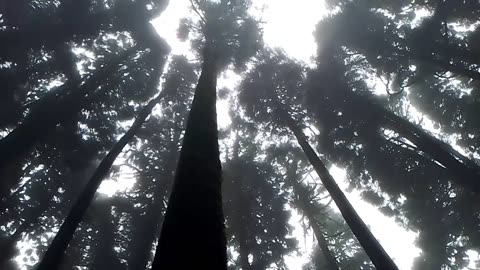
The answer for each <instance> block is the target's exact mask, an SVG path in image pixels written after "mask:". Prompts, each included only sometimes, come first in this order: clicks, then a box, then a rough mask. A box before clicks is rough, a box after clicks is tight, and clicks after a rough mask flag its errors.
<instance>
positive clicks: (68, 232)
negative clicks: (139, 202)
mask: <svg viewBox="0 0 480 270" xmlns="http://www.w3.org/2000/svg"><path fill="white" fill-rule="evenodd" d="M163 93H164V92H162V93H161V94H160V95H159V96H157V97H156V98H155V99H153V100H151V101H150V102H149V103H148V104H147V105H146V106H145V107H144V108H143V109H142V111H141V112H140V114H139V115H138V116H137V118H136V119H135V122H134V123H133V125H132V126H131V127H130V129H129V130H128V131H127V132H126V133H125V134H124V135H123V137H122V138H121V139H120V140H119V141H118V142H117V143H116V144H115V146H114V147H113V149H112V150H111V151H110V152H109V153H108V155H107V156H106V157H105V158H104V159H103V160H102V162H101V163H100V165H99V166H98V168H97V169H96V170H95V173H94V174H93V176H92V177H91V178H90V180H89V181H88V183H87V185H86V187H85V189H84V190H83V192H82V194H81V195H80V197H79V199H78V200H77V201H76V203H75V205H74V206H73V207H72V209H71V210H70V212H69V214H68V216H67V217H66V218H65V221H64V222H63V224H62V226H61V227H60V230H59V231H58V233H57V235H56V236H55V238H54V239H53V241H52V243H51V244H50V246H49V248H48V250H47V252H45V254H44V256H43V258H42V260H41V261H40V264H39V265H38V267H37V270H54V269H59V267H60V263H61V260H62V257H63V254H64V253H65V250H66V249H67V247H68V244H69V243H70V241H71V240H72V238H73V235H74V233H75V230H76V229H77V227H78V225H79V224H80V222H81V220H82V218H83V216H84V215H85V212H86V211H87V209H88V207H89V206H90V203H91V201H92V199H93V197H94V195H95V193H96V191H97V189H98V187H99V186H100V184H101V182H102V180H103V178H105V177H106V176H107V174H108V172H109V171H110V168H111V167H112V164H113V162H114V161H115V159H116V158H117V156H118V155H119V154H120V153H121V152H122V150H123V148H124V147H125V146H126V145H127V144H128V143H129V142H130V141H131V139H132V138H133V136H135V134H136V133H137V132H138V130H139V129H140V127H141V126H142V124H143V123H144V122H145V120H146V119H147V117H148V116H149V115H150V113H151V111H152V109H153V107H155V105H156V104H157V103H158V102H159V101H160V100H161V99H162V98H163V96H164V94H163Z"/></svg>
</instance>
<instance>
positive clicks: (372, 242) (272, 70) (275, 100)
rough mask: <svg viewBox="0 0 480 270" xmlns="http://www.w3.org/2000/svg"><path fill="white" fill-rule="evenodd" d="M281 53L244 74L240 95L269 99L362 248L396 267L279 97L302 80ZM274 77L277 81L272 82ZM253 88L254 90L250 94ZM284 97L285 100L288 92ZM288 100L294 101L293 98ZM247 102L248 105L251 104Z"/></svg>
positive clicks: (383, 263)
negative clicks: (247, 74) (245, 76)
mask: <svg viewBox="0 0 480 270" xmlns="http://www.w3.org/2000/svg"><path fill="white" fill-rule="evenodd" d="M275 56H277V57H278V58H280V60H279V59H278V58H277V59H275ZM281 57H282V55H274V56H273V57H271V56H269V55H266V57H265V60H266V61H265V62H260V64H259V65H257V66H256V69H254V70H253V71H252V72H251V73H250V74H249V75H250V76H249V77H247V79H246V80H245V81H244V83H243V84H242V85H241V88H242V95H243V97H242V96H241V98H243V100H244V102H245V101H246V100H249V99H250V100H252V98H251V97H247V96H248V95H254V96H255V95H256V97H255V98H258V99H263V100H267V101H269V102H271V104H272V108H274V109H275V114H276V115H275V120H277V121H279V123H280V124H281V125H282V126H284V127H287V128H288V129H290V131H291V132H292V133H293V134H294V136H295V138H296V139H297V142H298V144H299V145H300V147H301V148H302V149H303V151H304V153H305V155H306V156H307V159H308V160H309V162H310V164H311V165H312V166H313V167H314V169H315V171H316V172H317V174H318V176H319V177H320V180H321V181H322V183H323V185H324V186H325V188H326V190H327V191H328V192H329V194H330V196H331V197H332V199H333V200H334V202H335V204H336V205H337V206H338V208H339V209H340V212H341V213H342V216H343V217H344V218H345V221H346V222H347V224H348V225H349V227H350V229H351V230H352V231H353V233H354V234H355V237H356V238H357V239H358V240H359V242H360V244H361V245H362V247H363V248H364V249H365V252H366V253H367V254H368V256H369V257H370V259H371V260H372V262H373V264H374V265H375V266H376V267H377V268H381V269H397V266H396V265H395V264H394V262H393V260H392V259H391V258H390V256H389V255H388V254H387V253H386V252H385V250H384V249H383V247H382V246H381V245H380V244H379V243H378V241H377V239H376V238H375V237H374V236H373V234H372V233H371V232H370V230H369V229H368V227H367V226H366V224H365V223H364V222H363V220H362V219H361V218H360V217H359V216H358V214H357V213H356V211H355V209H354V208H353V206H352V205H351V204H350V202H349V201H348V199H347V198H346V197H345V195H344V193H343V191H342V190H341V189H340V188H339V187H338V185H337V184H336V182H335V180H334V178H333V177H332V176H331V175H330V173H329V172H328V169H327V168H326V166H325V164H324V163H323V162H322V161H321V160H320V158H319V157H318V155H317V154H316V153H315V150H313V148H312V147H311V146H310V144H309V143H308V140H307V137H306V136H305V134H304V133H303V131H302V129H301V128H300V127H299V125H298V124H297V122H296V121H295V120H294V119H293V118H292V116H291V115H290V113H289V112H288V111H287V109H286V105H285V104H282V103H281V102H280V101H279V100H280V98H281V97H284V96H285V95H288V93H289V92H290V93H291V92H292V91H288V90H289V89H288V88H289V87H292V86H298V85H299V84H300V83H302V71H303V70H302V69H299V68H297V67H295V66H288V60H285V59H284V58H283V59H282V58H281ZM275 60H276V62H273V63H278V66H279V67H280V68H278V71H277V70H276V66H275V65H272V61H275ZM282 63H283V66H282ZM284 66H285V67H284ZM267 78H271V79H272V81H267ZM275 79H276V80H279V81H278V82H275ZM256 82H260V83H259V85H257V84H256ZM259 89H261V91H262V92H260V91H259ZM252 92H256V93H254V94H253V93H252ZM262 94H263V96H262ZM283 100H287V101H288V96H287V97H286V98H284V99H283ZM259 101H260V100H259ZM257 102H258V101H257ZM260 102H262V101H260ZM290 104H294V103H293V102H292V103H290ZM247 106H249V107H251V106H252V105H247ZM290 107H292V105H290ZM256 109H257V110H258V109H259V107H256ZM264 110H265V109H264ZM294 110H295V109H294ZM247 112H250V113H251V115H253V116H255V112H252V111H247Z"/></svg>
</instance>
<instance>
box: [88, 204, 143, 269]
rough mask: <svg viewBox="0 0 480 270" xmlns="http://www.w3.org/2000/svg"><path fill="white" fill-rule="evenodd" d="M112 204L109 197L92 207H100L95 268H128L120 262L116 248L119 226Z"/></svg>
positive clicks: (98, 211)
mask: <svg viewBox="0 0 480 270" xmlns="http://www.w3.org/2000/svg"><path fill="white" fill-rule="evenodd" d="M112 206H113V205H112V202H111V201H109V200H108V199H107V201H103V202H100V203H99V204H98V205H95V206H94V207H92V208H97V209H98V210H97V211H96V213H98V215H97V220H96V221H95V223H97V226H98V230H97V236H96V238H97V240H96V241H95V243H96V246H95V247H94V255H93V256H94V260H93V262H92V265H93V269H98V270H100V269H111V270H121V269H125V268H126V267H125V265H124V264H122V263H121V262H120V260H119V258H118V254H117V252H115V249H114V248H115V232H117V227H116V224H115V221H114V220H113V219H114V216H113V215H112ZM135 252H136V251H135ZM143 269H144V268H143Z"/></svg>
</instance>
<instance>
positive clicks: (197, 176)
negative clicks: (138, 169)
mask: <svg viewBox="0 0 480 270" xmlns="http://www.w3.org/2000/svg"><path fill="white" fill-rule="evenodd" d="M215 60H216V59H214V58H213V57H212V54H209V53H208V52H207V51H206V54H205V57H204V62H203V65H202V73H201V75H200V78H199V81H198V84H197V87H196V89H195V97H194V100H193V103H192V107H191V110H190V114H189V117H188V121H187V127H186V131H185V136H184V139H183V146H182V150H181V153H180V158H179V162H178V166H177V171H176V175H175V181H174V184H173V189H172V194H171V196H170V200H169V203H168V207H167V213H166V215H165V221H164V223H163V226H162V231H161V233H160V239H159V241H158V246H157V251H156V254H155V259H154V261H153V266H152V270H159V269H162V270H170V269H171V270H174V269H212V270H220V269H223V270H226V269H227V253H226V237H225V233H224V231H225V227H224V217H223V209H222V198H221V182H222V175H221V173H222V172H221V164H220V159H219V149H218V132H217V114H216V84H217V68H216V61H215Z"/></svg>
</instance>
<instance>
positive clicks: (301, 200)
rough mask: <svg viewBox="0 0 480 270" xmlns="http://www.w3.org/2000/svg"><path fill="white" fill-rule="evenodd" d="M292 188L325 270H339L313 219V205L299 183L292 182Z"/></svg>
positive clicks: (320, 230)
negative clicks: (324, 261)
mask: <svg viewBox="0 0 480 270" xmlns="http://www.w3.org/2000/svg"><path fill="white" fill-rule="evenodd" d="M288 181H295V180H292V179H288ZM292 186H293V191H294V192H295V194H296V195H297V198H298V202H297V203H296V204H297V205H298V207H299V208H300V210H302V212H303V213H304V214H305V216H306V217H307V218H308V221H309V223H310V226H311V227H312V230H313V234H314V235H315V238H316V239H317V242H318V247H319V248H320V251H321V253H322V255H323V257H325V260H326V262H327V263H326V267H325V268H326V269H328V270H339V269H340V267H339V265H338V262H337V260H336V259H335V256H333V254H332V252H331V251H330V248H329V247H328V241H327V239H325V237H324V236H323V232H322V229H321V228H320V226H319V225H318V222H317V220H316V219H315V215H316V213H315V212H316V211H315V210H314V209H313V207H314V206H313V205H312V203H311V201H310V199H309V198H308V191H307V190H306V189H305V187H303V186H302V185H301V184H300V183H298V182H294V183H292Z"/></svg>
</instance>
